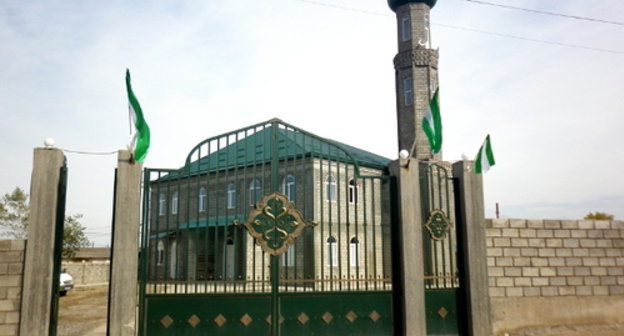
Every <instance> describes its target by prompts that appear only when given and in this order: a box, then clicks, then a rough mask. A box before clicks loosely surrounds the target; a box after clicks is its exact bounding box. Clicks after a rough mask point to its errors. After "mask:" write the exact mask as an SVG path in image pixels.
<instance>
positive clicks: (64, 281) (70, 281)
mask: <svg viewBox="0 0 624 336" xmlns="http://www.w3.org/2000/svg"><path fill="white" fill-rule="evenodd" d="M73 288H74V278H72V276H71V275H69V274H68V273H67V272H65V270H62V271H61V283H60V284H59V292H60V294H61V296H65V295H67V292H68V291H70V290H72V289H73Z"/></svg>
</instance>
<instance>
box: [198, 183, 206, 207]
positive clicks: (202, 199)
mask: <svg viewBox="0 0 624 336" xmlns="http://www.w3.org/2000/svg"><path fill="white" fill-rule="evenodd" d="M197 201H198V202H199V204H198V205H197V208H198V209H199V211H206V210H207V208H208V197H207V194H206V188H199V194H198V196H197Z"/></svg>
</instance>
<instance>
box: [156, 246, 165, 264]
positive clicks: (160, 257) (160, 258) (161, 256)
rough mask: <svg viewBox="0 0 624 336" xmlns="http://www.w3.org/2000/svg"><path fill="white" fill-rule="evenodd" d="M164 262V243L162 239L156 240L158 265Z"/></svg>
mask: <svg viewBox="0 0 624 336" xmlns="http://www.w3.org/2000/svg"><path fill="white" fill-rule="evenodd" d="M164 262H165V244H164V243H163V242H162V241H159V242H158V260H157V263H158V265H162V264H163V263H164Z"/></svg>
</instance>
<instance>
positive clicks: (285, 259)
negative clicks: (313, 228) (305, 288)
mask: <svg viewBox="0 0 624 336" xmlns="http://www.w3.org/2000/svg"><path fill="white" fill-rule="evenodd" d="M282 266H288V267H292V266H295V245H290V246H288V250H286V253H284V254H282Z"/></svg>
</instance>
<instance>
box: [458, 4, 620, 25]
mask: <svg viewBox="0 0 624 336" xmlns="http://www.w3.org/2000/svg"><path fill="white" fill-rule="evenodd" d="M466 1H468V2H473V3H476V4H479V5H487V6H494V7H501V8H507V9H514V10H519V11H524V12H529V13H536V14H543V15H550V16H559V17H564V18H568V19H575V20H583V21H593V22H599V23H606V24H612V25H617V26H624V22H619V21H609V20H603V19H596V18H590V17H586V16H578V15H568V14H562V13H556V12H547V11H541V10H537V9H530V8H523V7H514V6H509V5H503V4H498V3H493V2H487V1H480V0H466Z"/></svg>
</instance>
